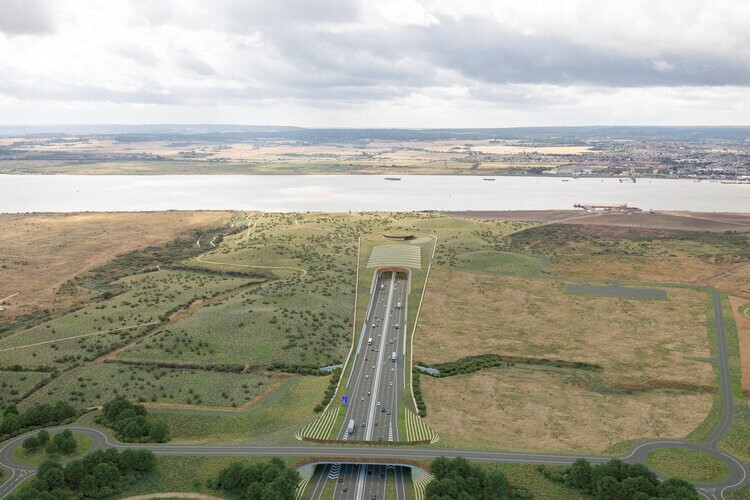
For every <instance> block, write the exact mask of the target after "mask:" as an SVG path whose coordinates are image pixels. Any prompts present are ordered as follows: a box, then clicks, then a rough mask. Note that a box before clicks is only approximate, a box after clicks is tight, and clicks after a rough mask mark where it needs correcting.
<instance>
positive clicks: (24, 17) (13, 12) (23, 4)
mask: <svg viewBox="0 0 750 500" xmlns="http://www.w3.org/2000/svg"><path fill="white" fill-rule="evenodd" d="M54 30H55V26H54V22H53V18H52V15H51V13H50V4H49V3H48V2H47V1H44V0H3V1H2V3H0V32H4V33H7V34H9V35H45V34H50V33H53V32H54Z"/></svg>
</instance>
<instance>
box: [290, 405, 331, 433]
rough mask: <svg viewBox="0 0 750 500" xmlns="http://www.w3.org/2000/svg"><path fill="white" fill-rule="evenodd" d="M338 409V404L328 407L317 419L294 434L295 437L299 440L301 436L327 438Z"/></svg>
mask: <svg viewBox="0 0 750 500" xmlns="http://www.w3.org/2000/svg"><path fill="white" fill-rule="evenodd" d="M340 409H341V407H340V406H336V407H335V408H329V409H328V410H326V411H325V412H324V413H323V414H322V415H321V416H319V417H318V418H317V419H315V420H313V421H312V422H310V423H309V424H308V425H307V427H305V428H304V429H302V430H301V431H300V432H298V433H297V434H295V437H296V438H297V439H299V440H302V439H303V438H311V439H329V437H330V435H331V431H332V430H333V424H335V423H336V417H338V415H339V410H340Z"/></svg>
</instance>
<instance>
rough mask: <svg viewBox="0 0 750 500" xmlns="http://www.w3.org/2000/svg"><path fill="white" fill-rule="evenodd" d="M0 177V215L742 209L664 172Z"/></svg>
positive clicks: (746, 203)
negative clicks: (622, 175)
mask: <svg viewBox="0 0 750 500" xmlns="http://www.w3.org/2000/svg"><path fill="white" fill-rule="evenodd" d="M400 179H401V180H399V181H389V180H386V179H385V178H384V176H380V175H377V176H376V175H156V176H155V175H121V176H120V175H0V212H4V213H18V212H83V211H146V210H209V209H237V210H262V211H272V212H302V211H324V212H346V211H350V210H351V211H411V210H544V209H572V208H573V205H574V204H575V203H581V204H587V205H591V204H594V205H619V204H623V203H627V204H628V205H630V206H633V207H639V208H641V209H643V210H649V209H654V210H690V211H694V212H750V185H747V184H721V183H719V182H712V181H701V182H697V181H694V180H672V179H638V181H637V182H635V183H633V182H631V181H630V180H624V181H622V182H621V181H620V180H619V179H611V178H607V179H601V178H582V179H565V178H559V177H494V179H495V180H494V181H487V180H484V179H483V178H482V177H474V176H445V175H404V176H401V177H400Z"/></svg>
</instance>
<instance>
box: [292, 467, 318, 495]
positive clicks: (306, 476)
mask: <svg viewBox="0 0 750 500" xmlns="http://www.w3.org/2000/svg"><path fill="white" fill-rule="evenodd" d="M297 472H299V484H298V485H297V493H296V494H295V495H294V500H301V499H302V496H303V495H304V494H305V489H306V488H307V483H309V482H310V479H312V477H313V474H314V473H315V465H314V464H306V465H303V466H302V467H298V468H297Z"/></svg>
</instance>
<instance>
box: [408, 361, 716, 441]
mask: <svg viewBox="0 0 750 500" xmlns="http://www.w3.org/2000/svg"><path fill="white" fill-rule="evenodd" d="M421 381H422V383H421V386H422V391H423V393H424V398H425V401H426V403H427V411H428V415H427V418H426V420H425V423H427V424H428V425H429V426H430V427H431V428H432V429H434V430H435V431H436V432H437V433H438V434H439V435H440V437H441V443H443V444H442V445H443V446H462V447H468V448H471V449H504V450H524V451H540V452H571V453H584V452H587V453H601V452H603V451H604V450H605V449H606V448H608V447H609V446H612V445H614V444H616V443H618V442H621V441H625V440H632V439H639V438H647V437H653V438H655V437H665V438H666V437H671V438H677V437H684V436H686V435H687V434H689V433H690V432H691V431H692V430H693V429H695V428H696V427H697V426H698V425H699V424H700V423H701V421H702V420H703V419H704V418H705V415H707V414H708V412H709V410H710V409H711V404H712V397H711V395H710V394H705V393H689V392H678V391H670V390H657V391H649V392H644V393H635V394H627V395H625V394H617V395H612V394H600V393H596V392H592V391H590V390H588V389H586V388H584V387H581V386H580V385H578V384H577V383H576V380H575V379H574V378H572V377H570V376H568V375H566V374H561V373H555V372H552V371H547V370H539V369H536V370H534V369H523V368H492V369H488V370H482V371H480V372H476V373H473V374H470V375H457V376H453V377H446V378H441V379H435V378H432V377H427V376H422V377H421Z"/></svg>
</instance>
